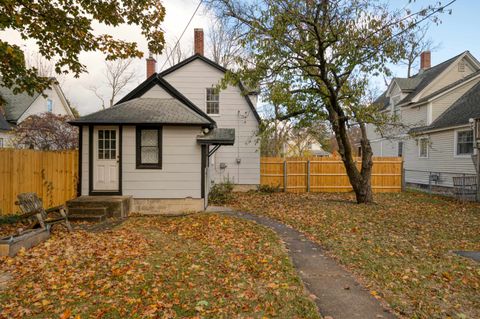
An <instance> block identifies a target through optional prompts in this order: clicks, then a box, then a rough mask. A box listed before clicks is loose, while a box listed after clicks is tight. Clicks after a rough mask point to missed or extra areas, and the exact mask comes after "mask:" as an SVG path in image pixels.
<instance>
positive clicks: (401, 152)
mask: <svg viewBox="0 0 480 319" xmlns="http://www.w3.org/2000/svg"><path fill="white" fill-rule="evenodd" d="M402 156H403V142H398V157H402Z"/></svg>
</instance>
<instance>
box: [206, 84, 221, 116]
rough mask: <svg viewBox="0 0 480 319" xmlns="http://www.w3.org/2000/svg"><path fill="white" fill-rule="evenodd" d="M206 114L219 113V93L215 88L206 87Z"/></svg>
mask: <svg viewBox="0 0 480 319" xmlns="http://www.w3.org/2000/svg"><path fill="white" fill-rule="evenodd" d="M206 101H207V114H220V94H219V91H218V89H216V88H207V100H206Z"/></svg>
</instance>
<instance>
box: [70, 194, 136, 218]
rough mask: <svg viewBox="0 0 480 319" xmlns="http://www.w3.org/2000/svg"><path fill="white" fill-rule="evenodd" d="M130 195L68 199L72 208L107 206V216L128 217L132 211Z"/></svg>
mask: <svg viewBox="0 0 480 319" xmlns="http://www.w3.org/2000/svg"><path fill="white" fill-rule="evenodd" d="M130 205H131V197H130V196H118V197H117V196H81V197H79V198H76V199H73V200H70V201H67V207H68V208H69V210H70V211H71V210H72V209H84V210H86V209H92V208H106V214H107V217H127V216H128V213H129V212H130Z"/></svg>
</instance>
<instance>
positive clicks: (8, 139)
mask: <svg viewBox="0 0 480 319" xmlns="http://www.w3.org/2000/svg"><path fill="white" fill-rule="evenodd" d="M9 132H10V131H3V130H0V138H1V139H3V147H12V144H11V143H12V134H11V133H9Z"/></svg>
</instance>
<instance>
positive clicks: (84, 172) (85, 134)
mask: <svg viewBox="0 0 480 319" xmlns="http://www.w3.org/2000/svg"><path fill="white" fill-rule="evenodd" d="M88 134H89V132H88V126H83V132H82V139H83V140H82V181H81V182H82V187H81V193H82V195H83V196H87V195H88V178H89V177H88V163H89V162H88Z"/></svg>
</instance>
